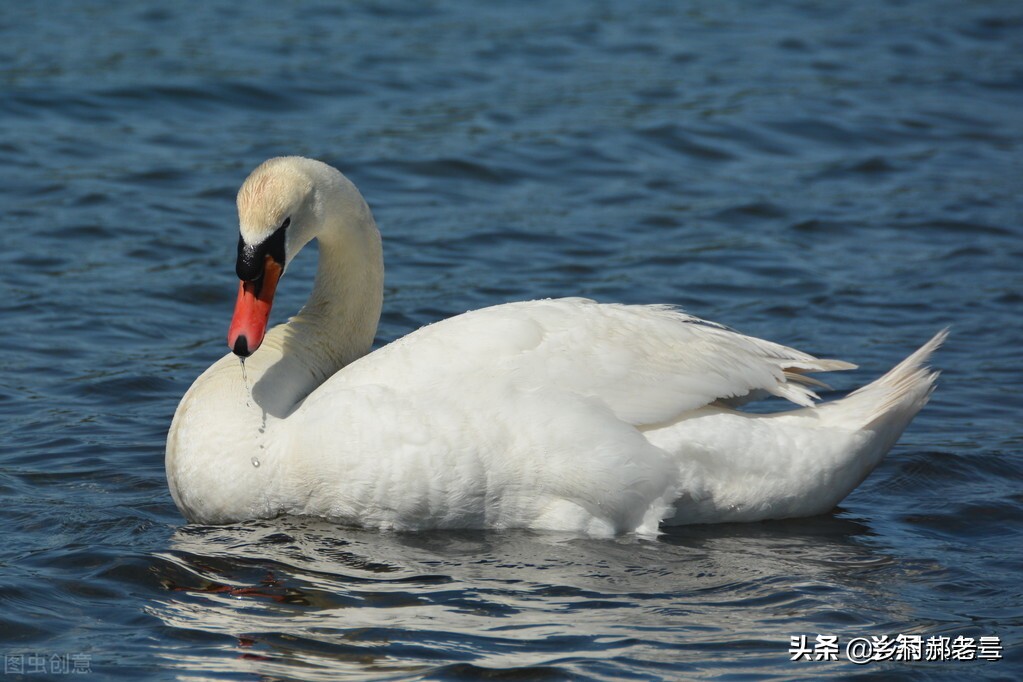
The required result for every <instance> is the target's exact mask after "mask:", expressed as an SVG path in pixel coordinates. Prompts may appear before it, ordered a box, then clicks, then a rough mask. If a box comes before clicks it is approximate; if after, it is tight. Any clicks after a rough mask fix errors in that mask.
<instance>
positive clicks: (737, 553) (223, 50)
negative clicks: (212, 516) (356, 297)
mask: <svg viewBox="0 0 1023 682" xmlns="http://www.w3.org/2000/svg"><path fill="white" fill-rule="evenodd" d="M0 38H2V39H0V122H2V128H0V171H2V175H0V179H2V182H0V199H2V206H3V211H2V214H0V245H2V247H3V248H2V249H0V263H2V265H0V292H2V295H0V316H2V317H0V319H2V322H3V323H2V325H0V349H2V352H0V528H2V529H3V530H2V535H0V539H2V542H0V653H2V654H3V655H4V656H5V659H4V664H5V665H8V663H10V662H11V660H13V659H14V658H17V657H20V660H21V661H22V663H23V664H24V665H25V666H26V668H25V669H24V671H23V672H24V675H23V678H24V679H45V678H46V677H47V676H51V677H52V676H60V675H59V671H56V672H55V671H54V670H48V672H45V673H43V672H38V673H37V672H32V671H30V670H28V667H27V664H28V662H29V660H30V659H29V657H31V656H38V655H45V656H51V655H57V656H58V657H60V656H64V657H70V656H72V655H77V656H78V658H77V659H76V660H77V661H78V662H79V664H80V665H82V666H83V667H85V668H87V669H88V670H89V671H90V672H91V673H92V674H93V676H94V677H96V678H100V679H126V680H149V679H161V680H162V679H176V678H180V679H199V678H202V679H210V678H213V679H231V680H252V679H267V680H278V679H282V680H284V679H296V680H306V679H308V680H335V679H367V678H368V679H395V680H398V679H401V680H407V679H475V678H480V677H484V676H487V675H491V676H495V677H500V678H507V679H564V678H576V679H603V680H618V679H678V678H703V677H719V676H720V677H727V678H729V679H746V678H758V679H759V678H764V677H777V678H784V679H791V678H808V679H810V678H820V677H827V676H845V675H866V676H870V675H884V676H888V677H895V676H899V675H902V676H905V677H912V678H914V679H921V678H946V679H961V678H963V677H970V678H988V679H999V678H1001V679H1019V678H1020V677H1021V676H1023V642H1021V640H1023V590H1021V587H1020V586H1021V584H1023V458H1021V457H1023V455H1021V453H1023V437H1021V432H1020V416H1021V408H1023V398H1021V393H1023V375H1021V372H1020V368H1021V353H1020V338H1021V332H1023V324H1021V318H1023V315H1021V313H1023V306H1021V301H1023V297H1021V291H1023V274H1021V273H1023V268H1021V266H1020V263H1021V262H1023V193H1021V189H1023V6H1021V5H1020V4H1019V3H1018V2H1014V1H1006V2H997V1H991V2H976V3H974V2H966V1H962V0H955V1H952V0H948V1H944V0H936V1H934V2H922V1H921V2H890V3H881V2H857V3H810V2H769V3H768V2H764V3H741V4H739V3H718V2H711V1H709V0H708V1H705V2H697V1H693V2H660V3H658V2H638V3H624V2H623V3H611V2H590V1H584V0H578V1H565V2H547V3H512V2H496V3H486V4H484V3H474V2H468V1H465V2H402V3H395V2H388V3H377V2H368V1H367V2H361V3H328V2H320V3H316V2H270V1H268V0H267V1H250V2H245V3H239V2H227V1H219V2H205V3H190V4H188V5H185V4H171V3H145V2H137V3H119V2H105V3H104V2H90V3H79V2H71V1H66V2H56V1H54V2H47V3H6V4H5V5H4V9H3V13H2V15H0ZM279 154H304V155H309V156H314V157H317V158H321V159H323V160H325V161H328V162H330V163H332V164H334V165H336V166H338V167H339V168H341V169H342V170H343V171H344V172H345V173H346V174H348V175H349V177H351V178H352V179H353V180H354V181H355V182H356V184H357V185H358V186H359V187H360V188H361V189H362V190H363V192H364V194H365V195H366V197H367V199H368V200H369V202H370V204H371V205H372V207H373V210H374V212H375V215H376V218H377V221H378V223H379V225H380V228H381V231H382V233H383V235H384V241H385V256H386V259H387V266H388V274H387V278H388V279H387V289H386V302H385V312H384V317H383V321H382V324H381V328H380V333H379V343H386V342H387V341H389V340H391V339H394V338H396V337H398V336H400V335H402V334H405V333H407V332H408V331H410V330H412V329H415V328H417V327H419V326H421V325H423V324H426V323H428V322H431V321H434V320H437V319H440V318H443V317H446V316H449V315H452V314H455V313H459V312H462V311H464V310H467V309H471V308H476V307H480V306H484V305H488V304H494V303H500V302H504V301H510V300H517V299H526V298H536V297H547V296H565V295H583V296H590V297H593V298H597V299H600V300H604V301H625V302H637V303H638V302H664V303H673V304H677V305H681V306H683V307H684V308H686V309H687V310H689V311H690V312H692V313H694V314H697V315H701V316H704V317H708V318H711V319H715V320H718V321H720V322H723V323H725V324H728V325H730V326H732V327H736V328H738V329H741V330H742V331H744V332H747V333H750V334H754V335H757V336H762V337H765V338H769V339H773V340H775V341H780V342H783V343H786V344H790V345H794V346H796V347H799V348H802V349H804V350H807V351H809V352H814V353H819V354H825V355H827V356H830V357H840V358H844V359H847V360H850V361H853V362H857V363H859V364H860V366H861V369H860V370H857V371H855V372H852V373H848V374H846V375H843V376H841V377H837V378H836V379H835V383H836V384H837V386H836V388H837V389H838V390H839V393H841V391H845V390H849V389H850V388H852V387H854V386H856V385H859V384H861V383H863V382H865V381H867V380H869V379H871V378H873V377H874V376H876V375H878V374H880V373H881V372H882V371H884V370H886V369H888V368H889V367H890V366H891V365H892V364H894V363H895V362H896V361H898V360H899V359H901V358H902V357H904V356H905V355H906V354H907V353H908V352H909V351H911V350H912V349H913V348H915V347H916V346H918V345H919V344H920V343H922V342H923V341H925V340H926V339H927V338H929V337H930V336H931V335H932V334H933V333H934V332H936V331H937V330H938V329H940V328H942V327H944V326H945V325H949V324H951V325H952V337H951V339H950V341H949V343H948V344H947V346H946V347H945V348H944V349H942V351H941V352H940V353H939V354H938V356H937V357H936V358H935V361H934V362H935V364H936V366H938V367H940V368H941V369H942V371H943V374H942V377H941V380H940V386H939V388H938V391H937V392H936V393H935V395H934V398H933V400H932V402H931V404H929V405H928V406H927V407H926V408H925V409H924V411H923V412H922V413H921V414H920V416H919V417H918V418H917V419H916V421H915V422H914V423H913V424H912V426H911V427H910V428H909V430H908V431H907V432H906V434H905V435H904V437H903V438H902V440H901V441H900V443H899V445H898V446H896V448H895V449H894V450H893V451H892V453H891V455H890V456H889V457H888V458H887V460H886V461H885V462H884V463H883V464H882V465H881V466H880V467H879V469H878V470H877V471H875V473H874V474H873V475H872V476H871V477H870V478H869V479H868V480H867V481H866V482H865V483H864V484H863V485H862V486H861V487H860V488H859V489H857V490H856V491H855V492H854V493H853V494H852V495H851V496H850V497H849V498H847V499H846V500H845V501H844V502H843V503H842V505H841V507H840V508H838V509H836V510H835V511H834V512H833V513H831V514H829V515H825V516H822V517H817V518H812V519H805V520H795V521H785V522H773V523H759V524H748V525H729V526H703V527H689V528H680V529H674V530H670V531H669V532H667V533H666V534H665V535H663V536H662V537H660V538H658V539H656V540H651V539H637V538H634V537H622V538H619V539H614V540H597V539H588V538H579V537H571V536H561V535H549V534H539V533H527V532H501V533H498V532H460V533H453V532H444V533H439V532H437V533H419V534H394V533H376V532H366V531H358V530H352V529H347V528H340V527H335V526H332V525H330V524H326V523H323V522H319V521H311V520H303V519H280V520H277V521H274V522H264V523H248V524H240V525H236V526H229V527H219V528H212V527H194V526H186V525H185V524H184V521H183V519H182V518H181V517H180V516H179V515H178V513H177V511H176V509H175V508H174V505H173V503H172V501H171V499H170V496H169V494H168V492H167V488H166V481H165V478H164V473H163V446H164V439H165V437H166V431H167V427H168V425H169V422H170V418H171V415H172V414H173V411H174V408H175V407H176V404H177V401H178V400H179V398H180V396H181V395H182V394H183V393H184V391H185V390H186V389H187V387H188V386H189V385H190V384H191V382H192V381H193V379H194V378H195V377H196V376H197V375H198V374H199V373H200V372H201V371H202V370H203V369H204V368H205V367H206V366H208V365H209V364H210V363H211V362H212V361H213V360H214V359H216V358H217V357H219V356H220V355H221V354H223V353H224V352H225V351H226V346H225V332H226V327H227V322H228V318H229V315H230V311H231V306H232V300H233V297H234V294H235V291H236V286H237V285H236V280H235V275H234V273H233V269H234V268H233V259H234V249H235V244H236V239H237V232H236V229H237V223H236V217H235V215H234V206H233V197H234V192H235V190H236V189H237V187H238V185H239V184H240V182H241V181H242V180H243V179H244V177H245V176H246V174H247V173H248V171H249V170H250V169H251V168H252V167H254V166H255V165H256V164H257V163H259V162H260V161H262V160H263V159H265V158H267V157H270V156H274V155H279ZM314 267H315V258H313V257H312V254H304V258H303V259H302V260H300V261H299V262H297V263H296V264H295V267H294V268H293V269H292V270H289V277H288V281H287V282H285V284H284V286H283V288H282V290H281V292H280V298H279V300H278V303H277V305H276V306H275V315H276V316H277V317H276V319H283V317H284V316H285V315H286V314H288V313H290V312H293V311H295V310H297V308H298V306H299V305H300V304H301V302H302V301H303V300H304V297H305V295H306V294H307V292H308V289H309V286H310V283H311V277H312V272H313V269H314ZM899 633H904V634H920V635H923V636H925V637H926V636H935V635H949V636H957V635H964V636H967V637H980V636H998V637H1000V638H1001V641H1002V643H1003V647H1004V650H1003V653H1004V659H1003V660H1001V661H983V662H978V661H973V662H931V663H922V662H919V663H907V662H882V663H871V664H868V665H866V666H862V667H859V666H854V665H853V664H851V663H848V662H846V661H844V660H839V661H837V662H790V661H789V655H788V649H789V638H790V636H792V635H799V634H808V635H810V636H811V641H812V638H813V636H815V635H816V634H832V635H837V636H839V638H840V641H841V642H843V643H845V642H846V641H848V640H849V639H850V638H852V637H857V636H869V635H881V634H889V635H896V634H899ZM842 658H844V656H843V657H840V659H842ZM31 660H32V661H35V662H36V663H38V659H31ZM65 660H68V661H70V658H65ZM7 674H8V675H10V676H11V679H17V676H14V675H12V674H11V670H8V671H7ZM3 679H7V677H3Z"/></svg>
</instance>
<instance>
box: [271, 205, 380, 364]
mask: <svg viewBox="0 0 1023 682" xmlns="http://www.w3.org/2000/svg"><path fill="white" fill-rule="evenodd" d="M362 217H363V218H364V220H363V221H361V222H362V224H361V225H358V226H349V229H348V230H346V231H345V232H344V233H341V232H328V233H326V234H324V235H321V236H320V238H319V249H320V253H319V266H318V268H317V271H316V281H315V284H314V286H313V291H312V294H310V296H309V300H308V301H306V304H305V305H304V306H303V307H302V310H300V311H299V313H298V314H297V315H296V316H295V317H293V318H292V319H291V320H290V321H289V322H288V324H287V327H286V330H287V335H288V339H289V341H291V342H292V343H295V344H296V345H298V346H299V348H300V349H301V352H302V353H303V355H305V356H306V359H308V360H311V361H312V363H313V364H314V365H315V369H316V371H317V373H318V374H321V375H322V377H323V378H324V379H325V378H326V377H329V376H331V375H332V374H334V373H335V372H337V371H338V370H339V369H341V368H342V367H344V366H345V365H347V364H349V363H351V362H353V361H355V360H358V359H359V358H360V357H362V356H363V355H365V354H366V353H368V352H369V350H370V348H371V347H372V345H373V339H374V337H375V336H376V331H377V325H378V324H379V322H380V311H381V308H382V306H383V298H384V262H383V249H382V247H381V244H380V233H379V232H378V231H377V229H376V224H375V223H374V222H373V218H372V216H371V215H370V214H369V209H368V208H367V209H366V211H365V214H364V216H362ZM353 227H354V229H352V228H353ZM311 369H312V367H311Z"/></svg>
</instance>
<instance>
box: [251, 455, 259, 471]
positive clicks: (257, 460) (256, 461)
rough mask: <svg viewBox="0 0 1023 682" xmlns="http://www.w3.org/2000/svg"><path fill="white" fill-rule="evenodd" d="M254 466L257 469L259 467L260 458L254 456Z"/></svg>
mask: <svg viewBox="0 0 1023 682" xmlns="http://www.w3.org/2000/svg"><path fill="white" fill-rule="evenodd" d="M252 466H254V467H256V468H257V469H258V468H259V458H257V457H253V458H252Z"/></svg>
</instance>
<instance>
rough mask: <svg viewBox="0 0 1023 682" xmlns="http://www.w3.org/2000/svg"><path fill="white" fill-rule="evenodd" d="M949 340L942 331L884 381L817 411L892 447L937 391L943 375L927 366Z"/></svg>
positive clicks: (894, 368)
mask: <svg viewBox="0 0 1023 682" xmlns="http://www.w3.org/2000/svg"><path fill="white" fill-rule="evenodd" d="M947 337H948V328H945V329H942V330H941V331H940V332H938V333H937V334H935V335H934V337H933V338H932V339H931V340H930V341H928V342H927V343H925V344H924V345H923V346H921V347H920V348H919V349H918V350H917V351H916V352H915V353H913V354H912V355H910V356H909V357H908V358H906V359H905V360H903V361H902V362H900V363H899V364H897V365H896V366H895V367H893V368H892V369H891V370H890V371H889V372H888V373H887V374H885V375H884V376H882V377H881V378H879V379H877V380H876V381H873V382H871V383H869V384H867V385H866V386H863V387H862V388H859V389H857V390H855V391H853V392H852V393H850V394H849V395H847V396H846V397H845V398H843V399H841V400H836V401H835V402H833V403H828V404H826V405H821V406H820V408H818V409H821V410H823V411H825V412H829V413H830V415H831V416H834V417H839V418H840V419H841V420H842V421H843V422H845V425H846V426H848V427H852V428H855V429H858V430H864V431H873V432H875V433H877V434H878V435H879V436H881V440H882V441H884V442H886V443H888V444H889V445H888V447H891V445H893V444H894V443H895V441H896V440H898V437H899V436H900V435H901V434H902V432H903V430H904V429H905V428H906V426H907V425H908V424H909V422H910V421H911V420H912V419H913V417H915V416H916V414H917V412H919V411H920V409H921V408H922V407H923V406H924V405H926V404H927V401H928V399H930V397H931V393H933V392H934V387H935V382H936V380H937V379H938V375H939V374H940V372H938V371H936V370H932V369H931V368H930V367H928V366H927V365H926V363H927V360H928V359H929V358H930V356H931V354H933V353H934V351H936V350H937V349H938V348H939V347H940V346H941V344H942V343H944V341H945V339H946V338H947Z"/></svg>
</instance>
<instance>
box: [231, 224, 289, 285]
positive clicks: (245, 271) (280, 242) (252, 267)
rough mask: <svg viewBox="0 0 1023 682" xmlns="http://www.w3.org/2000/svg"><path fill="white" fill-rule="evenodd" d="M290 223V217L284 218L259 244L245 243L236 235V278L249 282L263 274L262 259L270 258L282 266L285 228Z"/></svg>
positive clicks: (283, 261)
mask: <svg viewBox="0 0 1023 682" xmlns="http://www.w3.org/2000/svg"><path fill="white" fill-rule="evenodd" d="M290 224H291V217H290V216H289V217H288V218H285V219H284V222H283V223H281V226H280V227H278V228H277V229H276V230H274V233H273V234H272V235H270V236H269V237H267V238H266V239H265V240H264V241H263V242H261V243H259V244H246V243H245V240H244V239H243V238H242V237H240V236H239V237H238V261H237V262H236V263H235V272H236V273H237V274H238V279H241V280H243V281H246V282H251V281H254V280H257V279H259V278H260V277H262V276H263V267H264V261H265V260H266V258H268V257H269V258H272V259H273V260H274V261H276V262H277V264H278V265H280V266H281V269H282V270H283V268H284V263H285V260H286V259H285V252H284V247H285V243H286V239H285V235H286V232H285V230H286V229H287V227H288V225H290Z"/></svg>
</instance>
